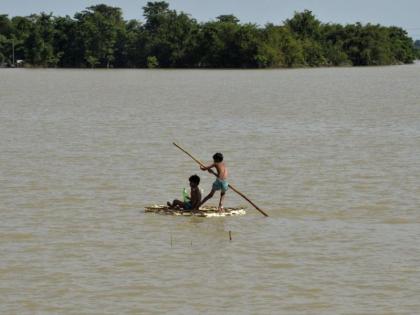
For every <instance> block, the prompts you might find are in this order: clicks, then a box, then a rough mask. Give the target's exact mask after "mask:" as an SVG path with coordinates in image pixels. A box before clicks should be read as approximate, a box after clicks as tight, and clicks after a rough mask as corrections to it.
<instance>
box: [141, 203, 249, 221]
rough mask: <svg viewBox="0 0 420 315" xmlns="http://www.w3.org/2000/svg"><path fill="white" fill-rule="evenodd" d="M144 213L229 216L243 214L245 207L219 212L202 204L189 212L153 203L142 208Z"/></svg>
mask: <svg viewBox="0 0 420 315" xmlns="http://www.w3.org/2000/svg"><path fill="white" fill-rule="evenodd" d="M144 212H146V213H156V214H162V215H175V216H180V215H182V216H196V217H206V218H210V217H229V216H238V215H245V214H246V211H245V208H242V207H238V208H225V209H224V212H219V211H218V210H217V207H211V206H204V207H201V208H200V210H198V211H197V212H191V211H188V210H183V209H170V208H169V207H168V206H165V205H154V206H149V207H145V208H144Z"/></svg>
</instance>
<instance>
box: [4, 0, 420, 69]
mask: <svg viewBox="0 0 420 315" xmlns="http://www.w3.org/2000/svg"><path fill="white" fill-rule="evenodd" d="M143 11H144V13H143V15H144V17H145V21H144V22H142V21H139V20H128V21H127V20H124V18H123V15H122V10H121V9H120V8H118V7H112V6H108V5H105V4H99V5H94V6H90V7H88V8H86V9H85V10H83V11H81V12H76V13H75V14H74V17H70V16H65V17H60V16H53V15H52V14H46V13H40V14H33V15H31V16H27V17H22V16H16V17H12V18H9V17H8V16H7V15H0V25H1V26H2V27H1V28H0V65H1V64H3V65H16V64H18V63H20V65H21V66H25V67H41V68H44V67H45V68H55V67H58V68H123V69H131V68H134V69H138V68H140V69H143V68H164V69H168V68H169V69H185V68H187V69H257V68H264V69H277V68H280V69H283V68H285V69H289V68H314V67H336V66H382V65H395V64H409V63H412V62H413V61H414V60H415V59H416V58H419V57H420V49H416V48H415V47H417V46H415V43H414V41H413V39H411V38H410V37H409V36H408V34H407V31H406V30H404V29H402V28H400V27H396V26H390V27H386V26H382V25H379V24H370V23H367V24H361V23H355V24H346V25H342V24H331V23H323V22H321V21H320V20H318V19H317V18H316V16H315V15H314V14H313V13H312V12H311V11H309V10H304V11H302V12H295V14H294V15H293V17H291V18H290V19H287V20H286V21H284V22H283V24H279V25H275V24H273V23H268V24H266V25H265V26H263V27H261V26H258V25H256V24H251V23H240V21H239V19H238V18H237V17H235V16H234V15H232V14H227V15H220V16H218V17H216V19H215V20H211V21H209V22H200V23H199V22H197V20H196V19H194V18H193V17H191V16H190V15H188V14H186V13H184V12H177V11H176V10H172V9H170V8H169V3H167V2H164V1H159V2H147V4H146V5H145V6H144V7H143ZM417 44H418V42H416V45H417Z"/></svg>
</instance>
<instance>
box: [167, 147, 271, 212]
mask: <svg viewBox="0 0 420 315" xmlns="http://www.w3.org/2000/svg"><path fill="white" fill-rule="evenodd" d="M173 145H174V146H176V147H177V148H178V149H180V150H181V151H182V152H184V153H185V154H186V155H188V156H189V157H190V158H192V159H193V160H194V161H195V162H197V163H198V164H199V165H200V166H205V165H204V164H203V163H202V162H201V161H200V160H198V159H196V158H195V157H194V156H192V155H191V154H190V153H189V152H188V151H186V150H185V149H183V148H182V147H180V146H179V145H178V144H176V143H175V142H173ZM209 172H210V173H212V174H213V175H215V176H217V174H216V172H215V171H213V170H211V169H210V170H209ZM229 188H230V189H232V190H233V191H234V192H236V193H237V194H238V195H239V196H241V197H242V198H244V199H245V200H246V201H248V202H249V203H250V204H251V205H252V206H253V207H254V208H255V209H257V210H258V211H259V212H261V213H262V214H263V215H265V216H266V217H268V214H267V213H265V212H264V211H263V210H261V209H260V208H259V207H258V206H257V205H256V204H255V203H253V202H252V201H251V200H250V199H249V198H248V197H247V196H245V195H244V194H243V193H241V192H240V191H239V190H238V189H236V188H235V187H233V186H232V185H231V184H229Z"/></svg>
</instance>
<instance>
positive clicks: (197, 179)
mask: <svg viewBox="0 0 420 315" xmlns="http://www.w3.org/2000/svg"><path fill="white" fill-rule="evenodd" d="M189 181H190V182H192V183H194V184H196V185H197V186H198V185H200V176H198V175H195V174H194V175H192V176H190V178H189Z"/></svg>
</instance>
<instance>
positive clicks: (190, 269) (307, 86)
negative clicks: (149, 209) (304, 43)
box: [0, 64, 420, 315]
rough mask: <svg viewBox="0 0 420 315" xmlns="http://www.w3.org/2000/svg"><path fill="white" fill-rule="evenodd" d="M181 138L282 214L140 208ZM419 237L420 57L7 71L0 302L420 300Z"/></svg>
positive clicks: (234, 201) (19, 312) (175, 164)
mask: <svg viewBox="0 0 420 315" xmlns="http://www.w3.org/2000/svg"><path fill="white" fill-rule="evenodd" d="M174 141H175V142H178V143H179V144H180V145H182V146H184V147H185V148H186V149H187V150H189V151H190V152H191V153H192V154H193V155H195V156H196V157H197V158H199V159H201V160H202V161H204V162H205V163H210V162H211V158H212V155H213V154H214V153H215V152H217V151H220V152H222V153H223V154H224V156H225V161H226V164H227V166H228V167H229V171H230V182H231V183H232V184H233V185H234V186H236V187H237V188H238V189H239V190H240V191H241V192H243V193H244V194H245V195H247V196H248V197H249V198H250V199H251V200H252V201H254V202H255V203H256V204H257V205H258V206H259V207H260V208H262V209H264V210H265V211H266V212H267V213H268V214H269V215H270V217H268V218H265V217H263V216H262V215H261V214H260V213H259V212H258V211H256V210H254V209H253V208H252V206H249V205H248V204H247V202H246V201H245V200H243V199H241V198H240V197H239V196H237V195H236V194H235V193H234V192H233V191H229V192H228V193H227V197H226V203H225V205H226V206H239V205H243V206H247V207H248V208H247V212H248V213H247V215H246V216H243V217H232V218H212V219H205V218H188V217H171V216H160V215H155V214H145V213H144V212H143V209H144V207H145V206H146V205H153V204H162V203H165V202H166V201H167V200H171V199H174V198H180V197H181V192H182V189H183V188H184V187H188V177H189V176H190V175H192V174H195V173H197V174H199V175H200V176H201V179H202V181H201V185H200V186H201V187H202V189H203V190H204V191H205V193H207V192H208V191H209V190H210V187H211V183H212V181H213V178H212V176H211V174H209V173H207V172H202V171H200V170H199V168H198V165H197V164H196V163H195V162H194V161H192V160H191V159H190V158H189V157H188V156H187V155H185V154H184V153H182V152H181V151H180V150H178V149H177V148H176V147H174V146H173V145H172V142H174ZM209 203H210V204H216V203H217V198H216V197H215V198H214V199H212V200H210V202H209ZM229 231H231V235H232V240H231V241H230V240H229ZM419 245H420V65H419V64H415V65H410V66H392V67H369V68H331V69H298V70H255V71H254V70H250V71H248V70H110V71H107V70H93V71H91V70H23V69H2V70H0V314H5V315H9V314H16V315H25V314H42V315H44V314H65V315H67V314H74V315H80V314H110V315H111V314H148V315H149V314H152V315H153V314H180V315H181V314H182V315H185V314H256V315H260V314H286V315H294V314H296V315H300V314H331V315H337V314H346V315H350V314H360V315H366V314H383V315H385V314H387V315H397V314H398V315H399V314H401V315H402V314H404V315H405V314H407V315H411V314H418V312H419V309H420V299H419V297H420V267H419V266H420V250H419Z"/></svg>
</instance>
